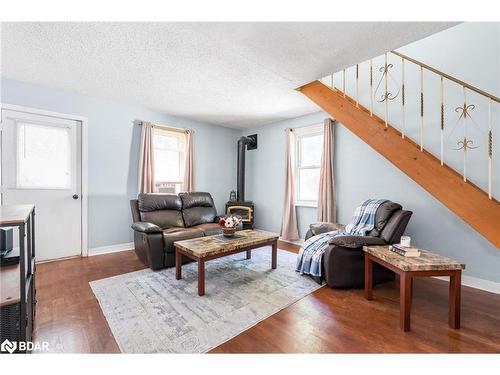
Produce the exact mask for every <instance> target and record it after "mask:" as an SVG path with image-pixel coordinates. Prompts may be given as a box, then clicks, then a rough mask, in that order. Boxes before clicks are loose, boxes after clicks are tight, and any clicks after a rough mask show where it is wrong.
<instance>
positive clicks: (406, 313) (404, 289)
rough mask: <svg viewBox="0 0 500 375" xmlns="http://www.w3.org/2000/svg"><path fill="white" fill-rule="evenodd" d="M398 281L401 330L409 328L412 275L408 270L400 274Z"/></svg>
mask: <svg viewBox="0 0 500 375" xmlns="http://www.w3.org/2000/svg"><path fill="white" fill-rule="evenodd" d="M400 276H401V277H400V282H399V326H400V327H401V329H402V330H403V331H405V332H406V331H409V330H410V313H411V284H412V277H411V275H410V274H409V273H408V272H403V273H402V274H401V275H400Z"/></svg>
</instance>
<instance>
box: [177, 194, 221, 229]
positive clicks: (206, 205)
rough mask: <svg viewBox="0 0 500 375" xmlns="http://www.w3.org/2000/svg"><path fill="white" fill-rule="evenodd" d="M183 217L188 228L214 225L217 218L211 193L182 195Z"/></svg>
mask: <svg viewBox="0 0 500 375" xmlns="http://www.w3.org/2000/svg"><path fill="white" fill-rule="evenodd" d="M179 196H180V198H181V200H182V217H183V219H184V225H185V226H186V227H193V226H195V225H199V224H207V223H213V222H214V221H215V217H216V216H217V211H216V210H215V207H214V201H213V199H212V196H211V195H210V194H209V193H203V192H194V193H180V194H179Z"/></svg>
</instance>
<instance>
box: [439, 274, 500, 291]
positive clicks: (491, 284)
mask: <svg viewBox="0 0 500 375" xmlns="http://www.w3.org/2000/svg"><path fill="white" fill-rule="evenodd" d="M435 278H436V279H439V280H443V281H447V282H449V281H450V278H449V277H446V276H435ZM462 285H464V286H468V287H471V288H475V289H481V290H484V291H486V292H490V293H496V294H500V283H497V282H495V281H489V280H484V279H479V278H477V277H472V276H467V275H462Z"/></svg>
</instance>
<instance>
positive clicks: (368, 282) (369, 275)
mask: <svg viewBox="0 0 500 375" xmlns="http://www.w3.org/2000/svg"><path fill="white" fill-rule="evenodd" d="M365 298H366V299H367V300H372V299H373V262H372V260H371V259H370V258H369V257H368V254H367V253H365Z"/></svg>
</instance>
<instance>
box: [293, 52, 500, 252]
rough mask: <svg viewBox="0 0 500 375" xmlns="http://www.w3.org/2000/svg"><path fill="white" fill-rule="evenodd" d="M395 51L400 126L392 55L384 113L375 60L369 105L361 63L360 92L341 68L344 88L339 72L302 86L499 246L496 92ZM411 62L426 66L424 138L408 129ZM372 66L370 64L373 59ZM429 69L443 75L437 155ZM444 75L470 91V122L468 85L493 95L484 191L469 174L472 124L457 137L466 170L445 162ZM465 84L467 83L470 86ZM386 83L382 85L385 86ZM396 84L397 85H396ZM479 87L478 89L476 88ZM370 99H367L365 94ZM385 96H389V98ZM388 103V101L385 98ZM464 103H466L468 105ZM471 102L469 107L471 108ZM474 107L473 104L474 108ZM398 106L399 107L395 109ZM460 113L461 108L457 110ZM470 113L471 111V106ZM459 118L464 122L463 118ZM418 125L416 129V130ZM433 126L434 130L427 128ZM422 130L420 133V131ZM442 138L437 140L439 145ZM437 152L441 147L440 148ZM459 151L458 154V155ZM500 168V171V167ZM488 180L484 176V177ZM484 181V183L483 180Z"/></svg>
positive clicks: (420, 120)
mask: <svg viewBox="0 0 500 375" xmlns="http://www.w3.org/2000/svg"><path fill="white" fill-rule="evenodd" d="M394 54H395V55H397V56H398V57H400V58H401V63H402V71H403V74H402V76H401V77H402V78H401V83H399V85H400V86H399V87H398V90H399V94H401V99H400V101H401V104H400V106H398V107H399V108H398V111H401V112H402V113H403V116H402V122H403V123H402V124H400V126H399V129H398V128H397V126H394V125H392V124H390V123H389V120H388V118H389V116H388V110H389V104H391V106H392V105H393V104H394V102H392V103H391V102H390V100H391V96H392V97H394V95H393V94H391V92H390V91H389V90H390V88H389V85H388V82H389V79H390V78H391V77H390V75H389V74H388V71H389V69H390V68H391V65H392V64H390V63H388V61H387V55H385V56H384V57H385V62H384V64H383V66H382V67H381V68H380V72H381V79H380V82H381V83H383V86H382V87H383V94H382V95H380V97H381V98H382V100H381V101H380V104H381V106H380V107H381V108H382V112H384V115H383V116H378V115H376V114H375V113H374V112H375V108H374V104H373V99H374V97H375V95H374V91H373V89H374V84H373V83H374V80H373V69H372V61H371V60H370V61H369V75H368V80H369V83H368V85H367V86H368V87H369V90H368V92H369V99H368V100H365V101H367V102H369V105H367V106H366V107H365V106H363V105H362V104H361V102H360V96H359V92H360V91H359V85H360V79H359V77H360V75H359V65H356V66H355V67H354V69H355V74H354V77H355V85H354V87H355V90H354V91H355V95H354V97H351V96H349V95H347V90H346V71H345V70H344V71H342V72H340V75H341V77H342V79H341V88H337V87H336V85H335V82H334V80H335V78H337V76H338V75H339V73H336V75H334V74H332V75H331V76H330V77H328V78H327V79H328V81H329V84H325V83H323V82H322V81H314V82H311V83H308V84H306V85H304V86H302V87H300V88H298V89H297V90H298V91H299V92H301V93H302V94H304V95H305V96H307V97H308V98H309V99H311V100H312V101H313V102H314V103H316V104H317V105H318V106H319V107H321V108H322V109H323V110H324V111H325V112H327V113H329V114H330V115H331V116H333V117H334V118H336V119H337V120H338V122H339V123H341V124H342V125H343V126H345V127H346V128H348V129H349V130H350V131H352V132H353V133H354V134H356V135H357V136H358V137H359V138H361V139H362V140H363V141H364V142H365V143H367V144H368V145H369V146H370V147H372V148H373V149H374V150H375V151H377V152H378V153H380V154H381V155H382V156H384V157H385V158H386V159H387V160H389V161H390V162H391V163H392V164H394V165H395V166H396V167H398V168H399V169H400V170H401V171H402V172H404V173H405V174H406V175H408V176H409V177H410V178H411V179H413V180H414V181H415V182H416V183H418V184H419V185H420V186H422V187H423V188H424V189H425V190H427V191H428V192H429V193H430V194H432V195H433V196H434V197H435V198H436V199H438V200H439V201H440V202H441V203H443V204H444V205H445V206H446V207H448V208H449V209H450V210H451V211H453V212H454V213H455V214H456V215H458V216H459V217H460V218H462V219H463V220H464V221H465V222H466V223H468V224H469V225H470V226H471V227H472V228H474V229H475V230H476V231H477V232H478V233H480V234H481V235H482V236H484V237H485V238H486V239H487V240H489V241H490V242H491V243H492V244H494V245H495V246H496V247H497V248H500V204H499V202H498V201H497V200H496V199H495V197H494V196H492V184H493V177H492V176H493V167H492V151H493V150H492V145H493V139H492V136H493V132H492V115H491V113H492V109H491V106H492V103H498V102H499V99H498V98H497V97H495V96H494V95H490V94H488V93H485V92H484V91H481V90H479V89H477V88H475V87H473V86H471V85H468V84H466V83H464V82H462V81H460V80H458V79H455V78H454V77H451V76H449V75H446V74H444V73H441V72H439V71H437V70H436V69H434V68H432V67H429V66H428V65H425V64H423V63H420V62H418V61H416V60H414V59H411V58H409V57H407V56H404V55H401V54H399V53H397V52H394ZM408 62H410V63H412V64H418V66H419V67H420V74H421V75H420V77H421V80H420V98H419V99H420V108H418V109H419V111H417V112H419V113H417V115H416V116H413V117H416V121H415V120H414V121H412V123H413V124H419V127H420V129H419V132H418V137H417V138H418V140H417V141H415V140H412V139H410V138H409V137H408V134H405V131H408V130H409V129H408V128H406V129H405V122H406V127H408V123H409V121H407V120H406V118H408V116H407V114H405V109H407V108H405V99H406V100H407V98H405V94H406V95H408V93H407V92H408V89H407V88H406V90H407V92H406V93H405V80H404V77H405V75H404V69H405V67H404V65H405V63H406V64H408ZM367 65H368V64H367ZM424 69H426V70H428V71H430V72H432V73H433V74H439V77H438V80H439V79H440V80H441V96H440V97H441V107H440V109H441V111H440V112H441V113H440V119H438V121H437V126H438V127H439V126H440V128H441V129H440V131H441V135H440V138H441V139H440V142H439V143H440V152H434V153H435V154H438V156H435V155H434V154H433V153H431V152H430V151H429V150H427V149H426V148H425V147H424V132H423V130H424V129H427V127H428V126H430V125H429V124H428V123H426V122H425V118H424V113H423V110H424V106H423V103H424V90H423V82H424V80H423V79H422V77H423V71H424ZM443 79H446V80H449V81H451V82H454V83H457V84H459V85H461V86H462V87H463V92H464V103H460V104H461V106H460V107H457V108H464V109H465V110H464V111H463V112H462V114H461V115H460V117H459V120H458V121H466V120H467V116H468V115H469V117H470V113H468V111H467V108H468V107H467V106H468V105H469V106H470V104H468V103H467V102H466V97H465V92H466V90H470V91H472V92H474V94H479V95H483V96H484V95H486V98H487V99H488V100H489V117H488V119H489V120H488V122H489V123H488V125H487V129H488V132H486V137H487V140H486V141H485V146H486V152H485V155H486V156H485V158H486V159H487V163H488V164H487V166H485V168H484V170H485V171H486V173H487V174H488V178H487V188H486V189H485V190H486V191H484V190H483V189H481V188H480V187H478V186H477V185H475V184H474V183H473V182H471V181H470V180H469V178H468V176H467V162H468V155H467V153H468V152H469V153H470V152H471V151H474V149H475V148H476V147H472V141H471V140H470V139H468V138H467V137H468V136H467V133H466V130H467V128H466V124H465V123H464V125H463V128H464V135H463V138H461V141H459V142H457V144H459V146H460V145H462V143H460V142H463V149H461V148H453V149H452V150H454V151H455V152H463V169H462V171H461V173H459V172H458V171H457V170H455V169H453V168H452V167H450V166H449V165H447V164H446V163H444V162H443V159H444V155H445V151H446V152H450V151H448V150H447V149H446V147H445V143H446V142H445V141H444V138H445V133H444V130H445V126H444V122H445V119H444V113H445V111H444V104H445V103H444V96H443V87H444V85H443ZM464 85H465V86H464ZM379 86H380V85H379ZM393 89H394V88H393ZM476 90H477V91H476ZM365 99H366V98H365ZM384 99H385V100H384ZM384 102H385V103H384ZM462 104H463V106H462ZM470 108H471V107H469V109H470ZM472 109H473V108H472ZM393 110H394V108H393ZM455 112H457V114H459V113H460V110H458V111H457V110H455ZM469 112H470V111H469ZM457 123H458V122H457ZM414 130H415V129H414ZM453 130H454V129H453ZM427 131H428V130H427ZM414 133H416V132H414ZM437 143H438V142H434V144H437ZM434 151H436V150H434ZM454 155H456V154H454ZM498 172H500V171H498ZM483 182H484V181H483ZM483 185H484V184H483Z"/></svg>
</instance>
